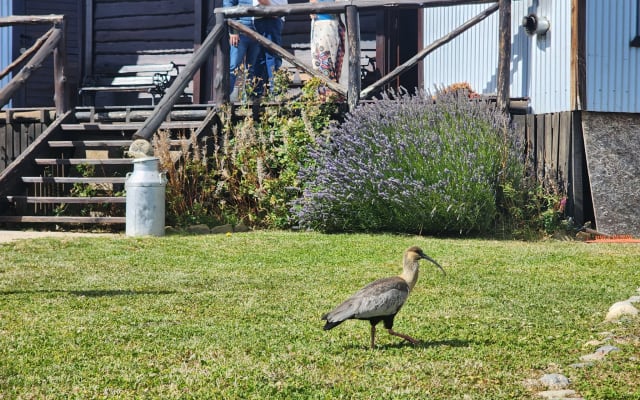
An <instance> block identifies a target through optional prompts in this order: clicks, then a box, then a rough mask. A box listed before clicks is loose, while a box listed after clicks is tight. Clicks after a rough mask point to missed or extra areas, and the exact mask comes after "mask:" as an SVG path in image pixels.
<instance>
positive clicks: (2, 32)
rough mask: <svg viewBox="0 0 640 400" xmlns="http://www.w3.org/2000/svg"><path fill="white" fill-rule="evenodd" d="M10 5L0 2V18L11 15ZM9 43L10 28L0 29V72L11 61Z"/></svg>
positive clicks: (7, 79) (9, 77) (8, 77)
mask: <svg viewBox="0 0 640 400" xmlns="http://www.w3.org/2000/svg"><path fill="white" fill-rule="evenodd" d="M11 6H12V4H11V2H10V1H2V2H0V17H7V16H9V15H12V14H13V11H12V7H11ZM11 43H12V34H11V28H10V27H3V28H0V70H3V69H4V68H5V67H7V66H8V65H9V64H11V61H12V59H13V58H12V54H11ZM10 79H11V76H7V77H6V78H4V79H2V80H0V87H4V85H6V84H7V83H9V80H10ZM10 106H11V103H9V104H8V107H10Z"/></svg>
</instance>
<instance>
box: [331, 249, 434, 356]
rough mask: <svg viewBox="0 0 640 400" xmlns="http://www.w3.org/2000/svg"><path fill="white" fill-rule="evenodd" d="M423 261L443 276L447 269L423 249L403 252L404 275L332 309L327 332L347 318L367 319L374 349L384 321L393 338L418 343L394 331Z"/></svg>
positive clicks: (373, 285)
mask: <svg viewBox="0 0 640 400" xmlns="http://www.w3.org/2000/svg"><path fill="white" fill-rule="evenodd" d="M420 260H427V261H430V262H432V263H434V264H435V265H436V266H437V267H438V268H440V270H441V271H442V273H443V274H445V275H446V272H445V271H444V268H442V266H441V265H440V264H438V262H436V261H435V260H434V259H432V258H431V257H429V256H427V255H426V254H424V252H423V251H422V249H420V248H419V247H416V246H413V247H409V248H408V249H407V250H406V251H405V252H404V257H403V260H402V261H403V262H402V273H401V274H400V275H398V276H393V277H389V278H383V279H378V280H377V281H374V282H371V283H370V284H368V285H367V286H365V287H363V288H362V289H360V290H359V291H357V292H356V293H355V294H354V295H353V296H351V297H349V298H348V299H347V300H345V301H344V302H342V303H341V304H340V305H338V306H337V307H336V308H334V309H333V310H331V311H329V312H328V313H326V314H324V315H323V316H322V320H324V321H327V322H326V324H325V325H324V330H329V329H332V328H334V327H336V326H338V325H340V324H341V323H343V322H344V321H346V320H348V319H360V320H367V321H369V323H370V324H371V348H372V349H373V348H375V343H376V325H378V323H380V321H382V322H383V323H384V327H385V329H386V330H387V332H389V334H391V335H393V336H397V337H400V338H402V339H404V340H406V341H408V342H409V343H411V344H414V345H415V344H418V340H416V339H414V338H412V337H411V336H409V335H405V334H402V333H399V332H396V331H394V330H393V319H394V318H395V316H396V314H397V313H398V311H400V309H401V308H402V306H403V305H404V303H405V301H406V300H407V297H409V293H410V292H411V291H412V290H413V287H414V286H415V285H416V282H417V281H418V270H419V262H420Z"/></svg>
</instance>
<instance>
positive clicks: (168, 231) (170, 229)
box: [164, 225, 180, 235]
mask: <svg viewBox="0 0 640 400" xmlns="http://www.w3.org/2000/svg"><path fill="white" fill-rule="evenodd" d="M177 233H180V231H179V230H177V229H176V228H174V227H173V226H170V225H167V226H165V227H164V234H165V235H175V234H177Z"/></svg>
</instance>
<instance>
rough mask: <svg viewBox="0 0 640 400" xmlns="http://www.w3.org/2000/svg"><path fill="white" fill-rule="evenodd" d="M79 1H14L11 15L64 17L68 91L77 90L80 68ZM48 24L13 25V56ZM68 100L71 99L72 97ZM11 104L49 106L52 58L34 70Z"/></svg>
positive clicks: (80, 24)
mask: <svg viewBox="0 0 640 400" xmlns="http://www.w3.org/2000/svg"><path fill="white" fill-rule="evenodd" d="M82 4H83V1H82V0H56V1H51V0H14V6H13V13H14V14H15V15H49V14H59V15H64V16H65V22H66V47H67V79H68V82H69V88H70V90H72V93H75V92H77V87H78V82H79V80H80V69H81V62H80V61H81V60H80V54H81V48H82V35H81V26H82V20H81V19H82ZM49 28H51V26H50V25H47V24H43V25H26V26H17V27H15V28H14V35H13V43H14V47H13V49H12V50H13V51H12V52H13V58H14V59H15V58H16V57H18V55H19V54H21V49H28V48H29V47H31V45H33V43H34V42H35V41H36V40H37V39H38V38H39V37H40V36H41V35H42V34H44V33H45V32H46V31H48V30H49ZM71 97H72V101H73V100H74V96H71ZM12 106H13V107H51V106H53V58H52V57H49V58H48V59H47V61H46V63H45V64H44V65H43V66H42V68H40V69H39V70H37V71H36V72H35V73H34V74H33V75H32V76H31V77H30V78H29V80H28V81H27V83H26V84H25V86H24V87H23V89H22V90H20V91H19V93H17V94H16V95H15V96H14V98H13V103H12Z"/></svg>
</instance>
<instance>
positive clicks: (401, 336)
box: [388, 329, 420, 346]
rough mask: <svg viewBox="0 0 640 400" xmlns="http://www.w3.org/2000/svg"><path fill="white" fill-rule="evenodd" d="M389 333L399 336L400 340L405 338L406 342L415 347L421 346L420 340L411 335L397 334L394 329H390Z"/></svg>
mask: <svg viewBox="0 0 640 400" xmlns="http://www.w3.org/2000/svg"><path fill="white" fill-rule="evenodd" d="M388 332H389V334H390V335H393V336H397V337H399V338H403V339H404V340H406V341H407V342H409V343H411V344H412V345H414V346H416V345H418V344H420V341H419V340H417V339H414V338H412V337H411V336H409V335H405V334H403V333H399V332H396V331H394V330H393V329H388Z"/></svg>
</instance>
